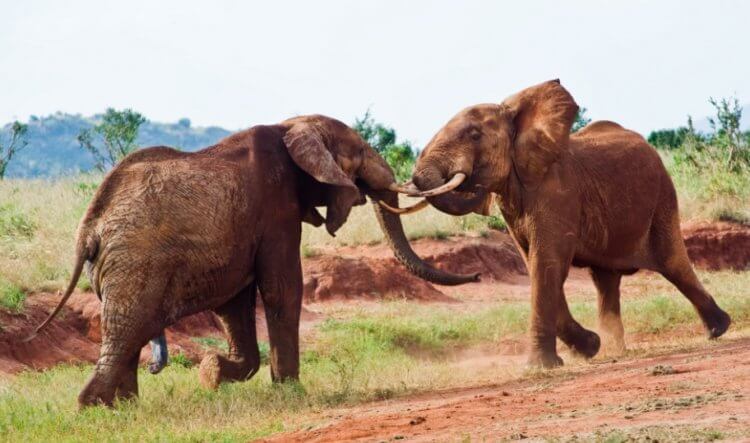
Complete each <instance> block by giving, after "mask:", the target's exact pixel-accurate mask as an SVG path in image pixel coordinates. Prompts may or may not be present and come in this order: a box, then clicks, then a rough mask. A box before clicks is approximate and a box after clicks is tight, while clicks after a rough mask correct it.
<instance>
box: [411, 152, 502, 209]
mask: <svg viewBox="0 0 750 443" xmlns="http://www.w3.org/2000/svg"><path fill="white" fill-rule="evenodd" d="M450 178H451V177H444V176H443V174H442V173H441V171H440V170H439V169H438V168H436V167H434V166H431V165H429V164H425V165H420V167H418V169H417V170H416V171H415V172H414V184H415V185H417V187H418V188H419V189H421V190H422V191H427V190H430V189H435V188H437V187H439V186H441V185H443V184H445V182H446V179H450ZM486 198H487V191H486V190H484V189H481V188H480V189H479V190H477V191H473V192H460V191H456V190H452V191H448V192H446V193H443V194H440V195H436V196H433V197H427V201H428V202H430V204H431V205H432V206H434V207H436V208H437V209H438V210H440V211H442V212H445V213H448V214H451V215H466V214H468V213H470V212H473V211H476V210H477V209H478V208H480V207H481V206H482V205H483V203H484V202H485V200H486Z"/></svg>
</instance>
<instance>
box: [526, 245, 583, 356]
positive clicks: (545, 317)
mask: <svg viewBox="0 0 750 443" xmlns="http://www.w3.org/2000/svg"><path fill="white" fill-rule="evenodd" d="M554 244H555V242H553V241H543V239H538V241H537V242H534V243H533V244H532V245H531V247H530V248H529V256H528V267H529V275H530V276H531V327H530V338H531V352H530V354H529V366H541V367H545V368H552V367H555V366H560V365H562V364H563V361H562V359H561V358H560V357H559V356H558V355H557V349H556V341H557V325H558V321H557V319H558V314H559V310H560V308H561V307H563V303H564V302H565V300H564V294H563V283H564V282H565V278H567V276H568V270H569V268H570V261H571V259H572V248H570V247H565V246H566V245H561V244H560V243H559V242H558V247H559V248H561V249H563V251H560V250H555V248H553V247H551V246H545V245H554ZM568 246H569V245H568ZM564 309H565V311H567V303H566V304H565V305H564ZM563 315H565V314H563ZM568 316H569V314H568Z"/></svg>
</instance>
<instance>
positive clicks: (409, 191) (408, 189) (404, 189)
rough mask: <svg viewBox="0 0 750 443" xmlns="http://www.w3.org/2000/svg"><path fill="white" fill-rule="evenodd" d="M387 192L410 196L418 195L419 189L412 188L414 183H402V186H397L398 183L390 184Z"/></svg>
mask: <svg viewBox="0 0 750 443" xmlns="http://www.w3.org/2000/svg"><path fill="white" fill-rule="evenodd" d="M388 190H390V191H393V192H399V193H401V194H406V195H411V196H414V195H418V194H419V188H417V187H416V186H414V183H412V182H411V180H409V181H408V182H406V183H404V184H403V185H399V184H398V183H391V184H390V185H389V186H388Z"/></svg>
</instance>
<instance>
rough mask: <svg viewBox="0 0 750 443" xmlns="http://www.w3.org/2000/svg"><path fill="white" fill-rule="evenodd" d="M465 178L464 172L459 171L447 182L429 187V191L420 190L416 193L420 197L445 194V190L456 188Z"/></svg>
mask: <svg viewBox="0 0 750 443" xmlns="http://www.w3.org/2000/svg"><path fill="white" fill-rule="evenodd" d="M464 180H466V174H464V173H463V172H459V173H457V174H456V175H454V176H453V178H451V179H450V180H449V181H448V183H445V184H443V185H440V186H438V187H437V188H434V189H430V190H429V191H424V192H420V193H419V194H417V195H418V196H420V197H434V196H436V195H440V194H445V193H446V192H449V191H452V190H454V189H456V188H457V187H458V186H459V185H461V183H463V181H464Z"/></svg>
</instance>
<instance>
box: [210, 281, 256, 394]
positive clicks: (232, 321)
mask: <svg viewBox="0 0 750 443" xmlns="http://www.w3.org/2000/svg"><path fill="white" fill-rule="evenodd" d="M255 299H256V287H255V283H252V284H250V285H249V286H248V287H247V288H245V289H243V290H242V291H240V292H239V293H238V294H237V295H236V296H234V297H233V298H232V299H231V300H229V301H228V302H227V303H225V304H224V305H222V306H221V307H219V308H217V309H215V312H216V314H217V315H218V316H219V318H220V319H221V322H222V323H223V325H224V332H225V333H226V335H227V344H228V346H229V352H228V354H227V355H226V356H224V355H220V354H209V355H207V356H206V357H204V358H203V360H202V361H201V365H200V370H199V378H200V381H201V384H202V385H203V386H205V387H207V388H210V389H216V388H217V387H218V386H219V384H220V383H221V382H223V381H242V380H247V379H249V378H251V377H252V376H253V375H255V374H256V373H257V372H258V369H259V368H260V351H259V350H258V339H257V336H256V329H255Z"/></svg>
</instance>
